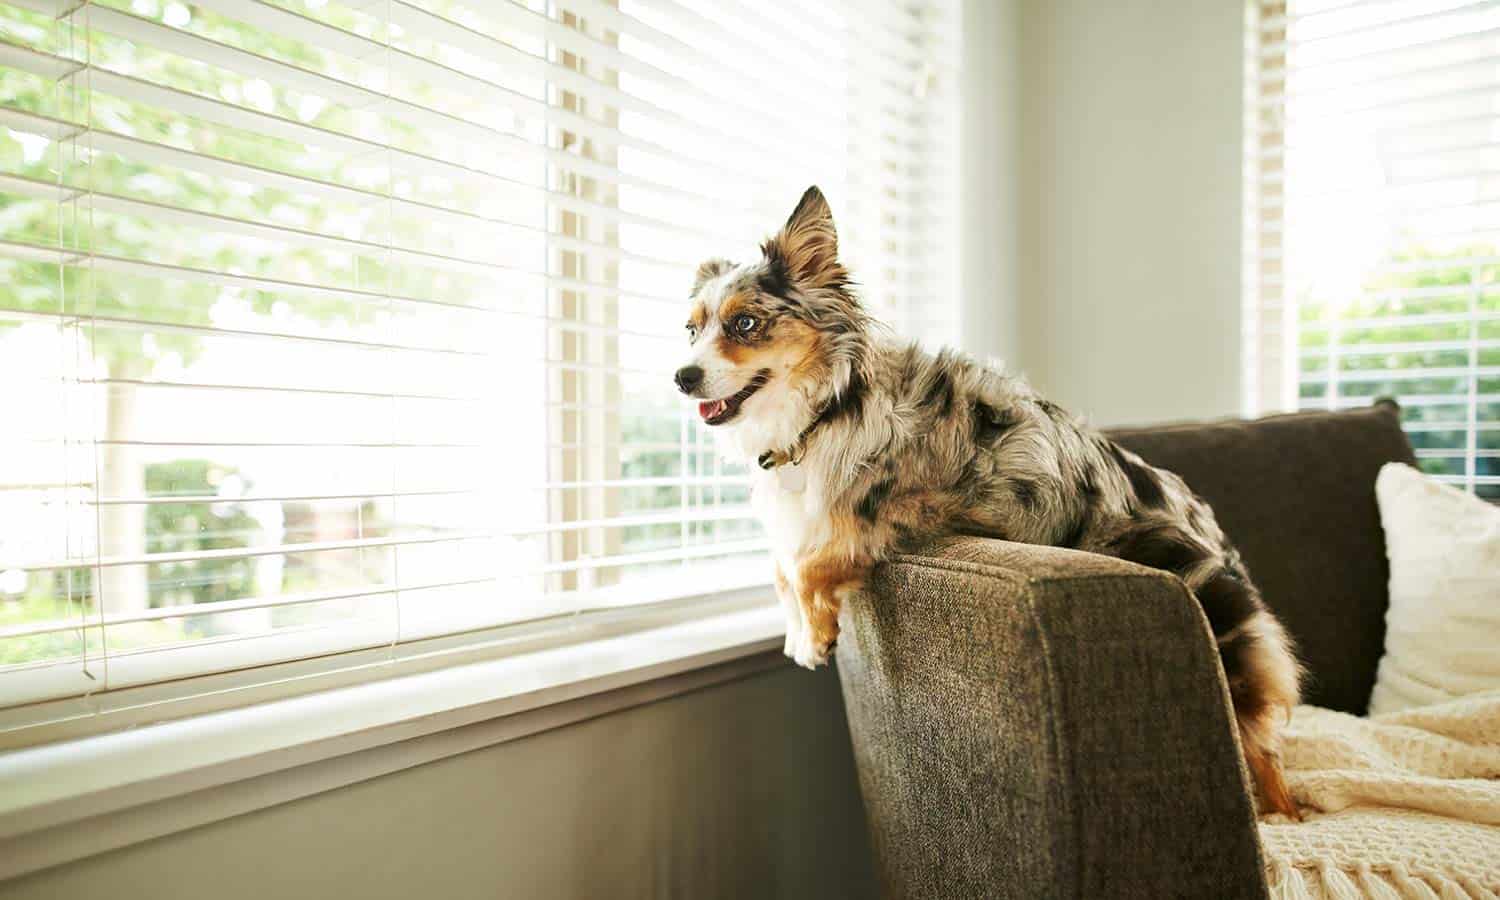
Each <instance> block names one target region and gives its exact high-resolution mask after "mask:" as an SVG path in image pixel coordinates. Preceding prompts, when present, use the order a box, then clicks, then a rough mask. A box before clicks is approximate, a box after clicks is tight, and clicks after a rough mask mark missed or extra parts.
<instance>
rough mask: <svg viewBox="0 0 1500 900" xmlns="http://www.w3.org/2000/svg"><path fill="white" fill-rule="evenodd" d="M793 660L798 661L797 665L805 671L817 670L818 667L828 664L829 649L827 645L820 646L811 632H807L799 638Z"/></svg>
mask: <svg viewBox="0 0 1500 900" xmlns="http://www.w3.org/2000/svg"><path fill="white" fill-rule="evenodd" d="M792 659H794V660H796V661H797V665H799V666H801V667H802V668H804V669H816V668H817V667H818V666H821V665H823V664H824V663H826V662H828V647H827V646H826V645H824V646H819V645H818V644H817V643H816V642H814V641H813V639H812V635H811V634H810V633H809V631H806V630H805V631H803V632H802V634H801V635H799V636H798V640H797V646H796V648H795V651H794V653H793V654H792Z"/></svg>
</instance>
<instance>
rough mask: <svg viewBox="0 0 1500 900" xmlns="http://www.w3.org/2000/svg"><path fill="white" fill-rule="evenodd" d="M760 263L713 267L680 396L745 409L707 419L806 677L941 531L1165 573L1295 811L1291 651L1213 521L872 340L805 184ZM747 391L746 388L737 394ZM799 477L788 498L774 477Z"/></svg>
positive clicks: (1056, 432) (1043, 420)
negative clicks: (729, 465)
mask: <svg viewBox="0 0 1500 900" xmlns="http://www.w3.org/2000/svg"><path fill="white" fill-rule="evenodd" d="M761 249H762V253H761V257H760V259H758V260H756V261H754V262H752V263H748V264H744V265H735V264H733V263H730V262H728V261H725V260H718V259H716V260H710V261H709V262H706V263H704V264H703V266H702V267H700V269H699V271H698V276H697V279H696V282H695V284H694V286H693V312H692V320H691V321H690V323H689V329H690V332H691V336H692V343H693V349H694V358H693V359H692V361H691V363H690V364H691V365H692V366H694V367H697V368H698V370H699V371H700V372H702V373H703V378H702V381H701V383H699V384H696V385H694V386H693V387H692V388H691V389H690V393H692V394H693V395H694V396H696V397H699V398H705V399H707V401H708V402H705V403H704V404H703V409H704V413H703V414H704V416H705V419H707V418H709V417H710V416H709V411H716V412H715V416H714V417H715V418H718V417H719V416H720V415H722V414H723V412H722V411H723V410H724V409H725V407H723V406H722V405H715V401H714V400H713V399H712V398H733V397H743V402H742V403H739V404H738V405H736V406H734V407H733V408H732V409H730V410H729V413H728V418H727V419H726V420H724V421H723V424H724V426H725V427H724V432H725V433H726V436H727V437H728V438H729V441H730V444H731V447H732V449H733V451H734V452H735V453H737V454H738V455H741V456H743V457H744V459H746V460H747V461H751V462H752V463H754V464H758V466H759V470H760V471H758V472H757V482H756V485H755V494H754V497H755V504H756V507H757V510H758V511H759V512H760V514H761V516H762V517H763V518H764V519H765V520H766V525H767V527H768V530H769V531H770V533H771V537H772V542H773V545H774V546H775V547H776V552H775V555H776V562H777V567H776V568H777V571H776V583H777V589H778V593H780V595H781V597H782V601H783V605H784V606H785V608H786V611H787V617H788V629H787V631H788V634H787V645H786V649H787V654H788V655H789V656H792V657H794V658H795V659H796V660H797V661H798V662H799V663H801V664H803V665H805V666H809V667H814V666H817V665H818V664H820V663H822V662H823V661H825V659H826V656H827V652H828V650H829V648H830V646H831V645H832V644H833V642H834V640H835V639H836V637H837V634H838V610H839V607H840V605H841V604H842V602H843V600H844V599H845V598H846V597H847V596H848V595H849V594H851V593H852V592H855V591H857V590H858V589H859V588H860V587H862V586H863V584H864V583H865V580H866V578H867V577H868V574H869V572H870V569H871V568H872V567H873V566H874V565H875V564H876V563H878V562H879V561H880V560H882V559H883V558H885V557H887V556H888V555H890V554H891V553H893V552H896V551H898V550H900V549H903V548H910V547H913V546H916V545H919V544H921V543H923V542H926V541H929V540H931V539H933V538H935V537H939V536H942V535H946V534H954V533H966V534H984V535H990V536H994V537H997V538H1003V539H1006V540H1011V541H1021V542H1025V543H1033V544H1049V545H1055V546H1062V547H1073V548H1077V549H1079V550H1085V551H1089V552H1094V553H1103V554H1108V555H1112V556H1117V557H1120V558H1122V559H1126V560H1130V561H1133V562H1137V563H1141V564H1143V565H1146V566H1150V567H1152V568H1156V569H1163V570H1166V571H1169V572H1172V573H1174V574H1176V575H1178V576H1180V577H1181V578H1182V579H1183V581H1184V582H1186V584H1187V587H1188V588H1189V589H1190V590H1191V591H1192V592H1193V594H1194V596H1195V597H1197V599H1198V602H1199V603H1200V604H1201V605H1202V607H1203V611H1204V613H1205V614H1206V616H1207V618H1208V622H1209V624H1210V626H1211V628H1212V631H1213V634H1214V637H1215V640H1216V641H1217V642H1218V648H1219V655H1220V659H1221V660H1222V662H1223V666H1224V672H1225V675H1226V676H1227V679H1228V683H1229V690H1230V697H1231V700H1232V701H1233V705H1234V711H1235V716H1236V718H1237V721H1238V724H1239V730H1240V737H1241V743H1242V746H1243V748H1244V752H1245V756H1246V760H1247V761H1248V763H1249V766H1250V768H1251V770H1252V772H1253V773H1254V775H1255V778H1256V782H1257V786H1258V793H1259V795H1260V799H1261V803H1262V806H1263V807H1266V808H1271V809H1275V810H1278V811H1281V812H1283V813H1287V814H1289V815H1294V816H1295V815H1296V808H1295V806H1294V805H1293V803H1292V801H1291V798H1290V796H1289V794H1288V793H1287V789H1286V786H1285V784H1284V783H1283V780H1282V775H1281V767H1280V762H1279V746H1280V736H1279V725H1280V722H1281V721H1282V719H1283V717H1284V716H1285V715H1286V714H1287V712H1288V711H1289V710H1290V709H1291V707H1292V706H1294V705H1295V704H1296V702H1297V697H1298V667H1297V663H1296V660H1295V657H1294V655H1293V652H1292V648H1291V642H1290V640H1289V638H1288V636H1287V634H1286V632H1285V630H1284V629H1283V628H1282V626H1281V624H1280V623H1279V622H1278V621H1277V619H1276V617H1275V616H1274V615H1273V614H1272V613H1271V611H1270V610H1269V609H1268V608H1267V607H1266V605H1265V604H1264V603H1263V602H1262V600H1261V598H1260V595H1259V593H1258V592H1257V590H1256V588H1255V585H1254V584H1253V583H1252V582H1251V580H1250V577H1249V574H1248V573H1247V572H1246V571H1245V567H1244V564H1243V563H1242V562H1241V560H1240V557H1239V554H1238V553H1237V552H1236V551H1235V549H1234V548H1233V546H1231V544H1230V543H1229V541H1228V539H1227V538H1226V537H1225V536H1224V534H1223V532H1222V531H1220V529H1219V525H1218V523H1217V522H1216V521H1215V519H1214V514H1213V510H1211V509H1210V508H1209V507H1208V505H1207V504H1206V503H1204V502H1203V500H1202V499H1201V498H1199V497H1198V496H1196V495H1195V494H1194V493H1193V492H1192V491H1191V490H1189V488H1188V486H1187V485H1186V484H1185V483H1184V482H1183V480H1182V479H1181V478H1179V477H1177V476H1176V475H1174V474H1172V473H1171V472H1167V471H1163V470H1161V469H1157V468H1154V467H1152V466H1150V465H1149V464H1147V463H1146V462H1145V461H1143V460H1142V459H1141V458H1140V457H1139V456H1137V455H1135V454H1134V453H1131V452H1130V451H1128V450H1125V449H1123V448H1122V447H1120V446H1119V445H1117V444H1115V443H1113V442H1112V441H1110V440H1109V439H1108V438H1106V437H1104V436H1103V435H1101V434H1099V433H1098V432H1096V431H1094V430H1092V429H1090V428H1088V427H1087V426H1085V425H1084V424H1083V423H1081V422H1079V421H1078V420H1076V419H1074V418H1073V417H1072V416H1070V415H1068V414H1067V413H1066V412H1064V411H1063V410H1062V409H1060V408H1059V407H1057V406H1056V405H1054V404H1052V403H1049V402H1048V401H1046V400H1044V399H1042V398H1041V397H1039V396H1037V395H1036V393H1035V392H1034V391H1033V390H1032V389H1031V388H1030V387H1028V386H1027V385H1026V384H1025V383H1024V382H1022V381H1020V380H1018V379H1016V378H1012V377H1008V376H1006V375H1004V374H1002V373H1001V372H999V371H997V370H995V369H992V368H987V367H985V366H983V365H980V364H978V363H976V362H975V361H973V360H971V359H969V358H967V357H965V356H963V355H961V354H958V353H954V352H952V351H946V350H945V351H943V352H941V353H938V354H936V355H932V354H929V353H926V352H924V351H923V350H921V349H919V348H918V347H916V346H915V345H909V344H901V343H897V342H893V341H890V340H886V339H884V338H883V337H882V336H881V335H880V334H878V332H877V330H876V327H875V326H874V324H873V323H872V321H871V320H870V318H869V317H868V316H867V314H866V313H865V311H864V310H863V309H862V308H861V307H860V305H859V302H858V300H857V298H856V296H855V294H854V292H853V290H852V287H851V281H850V278H849V273H848V272H847V271H846V270H845V269H844V267H843V265H842V264H841V263H840V262H839V259H838V240H837V235H836V232H835V229H834V224H833V217H832V214H831V212H830V210H829V207H828V204H827V202H826V201H825V200H824V198H823V195H822V194H821V193H820V192H819V191H818V189H817V188H815V187H814V188H810V189H809V190H808V191H807V193H806V194H805V195H804V196H803V198H802V201H801V202H800V203H799V204H798V205H797V208H796V210H795V211H794V212H793V213H792V216H791V218H790V219H789V220H788V221H787V224H786V226H785V227H784V228H783V229H782V230H781V231H780V232H779V233H778V234H777V235H775V236H774V237H772V238H771V239H769V240H768V241H766V243H765V244H764V245H763V246H762V248H761ZM752 382H754V383H755V385H757V386H756V387H755V388H754V389H752V390H750V392H749V394H748V395H747V394H745V389H746V387H747V386H749V385H751V383H752ZM794 467H795V469H796V470H798V474H799V480H798V481H797V482H795V484H797V485H799V486H798V487H796V488H788V487H787V484H789V482H784V481H783V480H782V476H783V475H784V474H785V472H789V471H792V470H793V468H794Z"/></svg>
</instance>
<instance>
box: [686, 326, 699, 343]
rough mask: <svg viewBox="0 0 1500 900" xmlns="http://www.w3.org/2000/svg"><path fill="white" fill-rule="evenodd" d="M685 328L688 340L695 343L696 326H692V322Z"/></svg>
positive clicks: (696, 336)
mask: <svg viewBox="0 0 1500 900" xmlns="http://www.w3.org/2000/svg"><path fill="white" fill-rule="evenodd" d="M686 327H687V333H688V340H690V341H696V340H697V339H698V326H697V325H694V324H693V323H692V322H689V323H687V326H686Z"/></svg>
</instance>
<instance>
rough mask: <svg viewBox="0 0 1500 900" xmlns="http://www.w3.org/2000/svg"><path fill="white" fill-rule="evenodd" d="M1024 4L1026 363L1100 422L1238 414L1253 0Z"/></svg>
mask: <svg viewBox="0 0 1500 900" xmlns="http://www.w3.org/2000/svg"><path fill="white" fill-rule="evenodd" d="M1001 5H1002V6H1008V5H1010V4H1009V3H1003V4H1001ZM1016 5H1017V6H1018V7H1019V13H1018V14H1017V15H1016V16H1014V17H1013V18H1018V19H1019V29H1020V37H1021V39H1020V40H1019V41H1018V42H1017V43H1018V44H1019V46H1020V51H1021V52H1020V61H1019V66H1020V84H1021V96H1020V117H1019V120H1018V121H1019V125H1018V127H1019V129H1020V133H1019V136H1018V141H1019V144H1020V153H1019V165H1017V166H1014V167H1008V166H1006V165H1005V164H1004V158H1003V156H1002V158H1001V163H1002V166H1001V170H1002V171H1003V172H1010V173H1011V174H1010V175H1009V176H1008V177H1010V178H1013V179H1014V180H1015V188H1016V189H1017V192H1018V194H1019V204H1018V208H1019V211H1020V226H1019V228H1018V229H1017V232H1018V236H1017V238H1016V243H1017V246H1018V251H1017V256H1018V258H1019V263H1018V266H1017V268H1018V272H1017V274H1018V278H1017V283H1018V290H1019V297H1020V303H1019V304H1018V309H1017V314H1016V322H1015V327H1016V328H1017V332H1018V334H1019V340H1018V341H1017V342H1016V343H1017V349H1016V351H1015V352H1014V353H1013V354H1012V357H1013V358H1012V362H1013V363H1014V364H1015V365H1014V366H1013V368H1018V369H1020V370H1022V371H1024V372H1025V373H1026V374H1028V375H1029V377H1030V378H1031V380H1032V381H1033V383H1035V384H1036V386H1037V387H1038V388H1039V389H1041V390H1042V391H1043V392H1044V393H1045V394H1047V395H1049V396H1050V397H1051V398H1052V399H1054V400H1055V401H1057V402H1059V403H1061V404H1062V405H1063V406H1065V407H1067V408H1069V409H1071V410H1073V411H1075V412H1078V413H1083V414H1086V415H1088V416H1089V418H1090V419H1091V420H1093V421H1094V422H1095V423H1097V424H1101V425H1109V424H1122V423H1147V422H1157V421H1165V420H1172V419H1186V418H1201V417H1211V416H1224V415H1233V414H1235V413H1236V412H1237V411H1238V409H1239V387H1238V385H1239V322H1240V305H1239V304H1240V284H1239V271H1240V257H1239V253H1240V153H1241V147H1240V140H1241V133H1242V124H1241V111H1242V101H1241V77H1242V76H1241V71H1242V59H1243V52H1242V40H1243V22H1244V5H1243V3H1241V2H1235V0H1212V2H1209V0H1166V2H1154V3H1097V2H1085V0H1019V2H1018V3H1017V4H1016ZM997 27H1001V28H1003V27H1005V20H1004V19H1003V17H1002V19H1001V24H1000V26H997ZM1011 27H1014V26H1011ZM997 40H998V38H997ZM997 102H999V103H1000V104H1001V105H1002V106H1004V105H1006V104H1009V103H1010V102H1011V101H1010V100H1008V99H1006V98H1005V96H1004V95H1003V94H1002V95H1001V96H1000V99H999V100H998V101H997ZM1008 239H1009V238H1008V237H1007V235H1006V234H1005V233H1001V234H999V235H998V240H1000V241H1005V240H1008ZM997 258H999V259H1004V258H1005V254H1004V252H1003V251H1002V252H1000V253H999V254H997Z"/></svg>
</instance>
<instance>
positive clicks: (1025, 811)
mask: <svg viewBox="0 0 1500 900" xmlns="http://www.w3.org/2000/svg"><path fill="white" fill-rule="evenodd" d="M871 587H872V590H871V591H870V592H869V593H867V594H866V595H864V596H862V597H860V598H859V599H857V600H856V601H853V602H851V603H849V604H847V605H846V607H845V610H844V615H843V619H842V623H841V624H842V633H841V635H840V637H839V645H838V668H839V673H840V677H841V680H842V683H843V688H844V697H845V703H846V707H847V711H848V716H849V724H850V730H851V734H852V736H853V741H854V748H855V755H856V761H857V763H858V767H859V772H860V779H861V788H862V791H863V793H864V796H865V804H866V809H867V812H868V814H869V817H870V824H871V830H872V833H873V836H874V839H875V845H876V855H877V858H878V862H879V866H880V868H881V875H882V880H883V883H884V887H885V893H886V894H887V896H890V897H943V898H959V897H1026V898H1039V897H1088V898H1095V897H1153V898H1154V897H1173V896H1179V897H1216V898H1237V897H1262V896H1264V895H1265V885H1264V881H1263V879H1262V875H1261V862H1260V856H1259V853H1260V851H1259V845H1258V844H1257V842H1256V839H1255V829H1254V820H1253V813H1252V807H1251V802H1250V799H1249V793H1248V790H1247V785H1248V781H1247V779H1248V776H1247V775H1246V774H1245V772H1244V770H1243V765H1242V764H1241V762H1240V757H1239V749H1238V746H1237V744H1236V738H1235V732H1234V729H1233V727H1232V726H1231V722H1230V713H1229V700H1228V692H1227V688H1226V687H1225V683H1224V678H1223V673H1222V670H1221V669H1220V667H1219V664H1218V657H1217V652H1216V650H1215V647H1214V643H1213V638H1212V636H1211V635H1210V633H1209V630H1208V623H1207V621H1206V620H1205V619H1204V617H1203V614H1202V612H1201V611H1200V610H1199V609H1198V607H1197V604H1196V602H1195V601H1194V600H1193V599H1192V597H1191V596H1190V595H1189V594H1188V592H1187V589H1186V588H1185V587H1184V586H1183V584H1182V583H1181V582H1180V581H1178V580H1177V579H1176V578H1174V577H1172V576H1169V575H1166V574H1163V573H1159V572H1155V571H1153V570H1150V569H1146V568H1142V567H1140V566H1136V565H1133V564H1131V563H1126V562H1122V561H1119V560H1116V559H1111V558H1107V557H1103V556H1096V555H1093V554H1087V553H1081V552H1077V551H1072V550H1059V549H1054V548H1047V547H1035V546H1029V545H1024V544H1012V543H1007V542H1002V541H994V540H988V539H982V538H962V539H955V540H952V541H948V542H945V543H943V544H940V545H938V546H936V547H934V548H932V549H931V550H930V551H928V552H927V553H924V554H923V555H920V556H904V557H899V558H897V559H896V560H894V561H892V562H890V563H888V564H886V565H884V566H882V567H881V568H880V569H879V570H877V573H876V576H875V580H874V582H873V584H872V585H871Z"/></svg>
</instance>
